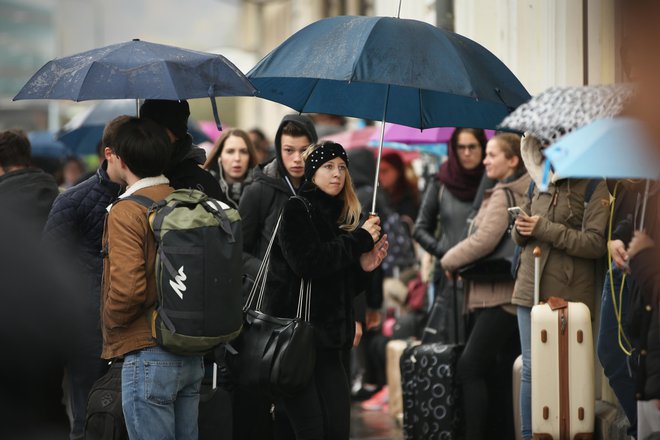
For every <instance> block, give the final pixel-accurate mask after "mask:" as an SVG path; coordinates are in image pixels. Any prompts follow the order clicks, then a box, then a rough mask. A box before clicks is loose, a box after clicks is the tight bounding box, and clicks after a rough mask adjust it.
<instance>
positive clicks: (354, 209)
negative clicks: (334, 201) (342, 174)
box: [302, 142, 362, 231]
mask: <svg viewBox="0 0 660 440" xmlns="http://www.w3.org/2000/svg"><path fill="white" fill-rule="evenodd" d="M324 143H325V142H319V143H317V144H312V145H311V146H310V147H309V148H308V149H307V150H305V152H304V153H303V154H302V158H303V160H304V161H305V162H306V161H307V158H308V157H309V155H310V154H312V152H313V151H314V150H316V149H318V148H319V147H321V146H322V145H323V144H324ZM333 143H334V142H333ZM347 165H348V164H347ZM337 196H338V197H339V198H340V199H342V201H343V202H344V206H342V208H341V214H340V215H339V219H338V220H337V224H338V225H339V229H342V230H344V231H354V230H355V229H357V227H358V226H359V224H360V215H361V214H362V205H361V204H360V201H359V200H358V198H357V194H355V187H354V186H353V179H352V178H351V173H350V171H349V172H347V173H346V180H345V181H344V187H343V188H342V190H341V192H340V193H339V194H338V195H337Z"/></svg>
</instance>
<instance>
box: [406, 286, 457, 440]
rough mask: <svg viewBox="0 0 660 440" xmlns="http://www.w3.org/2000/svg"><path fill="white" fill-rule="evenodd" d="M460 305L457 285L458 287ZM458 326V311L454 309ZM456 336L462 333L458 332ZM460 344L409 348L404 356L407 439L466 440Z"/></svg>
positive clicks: (425, 345)
mask: <svg viewBox="0 0 660 440" xmlns="http://www.w3.org/2000/svg"><path fill="white" fill-rule="evenodd" d="M453 290H454V304H456V296H457V295H456V283H454V289H453ZM454 318H455V320H454V325H455V327H457V326H458V310H457V307H454ZM454 334H455V335H457V334H458V329H455V333H454ZM462 350H463V346H462V345H459V344H443V343H431V344H422V345H418V346H413V347H408V348H406V350H405V351H404V352H403V355H402V356H401V364H400V366H401V386H402V388H403V395H402V398H403V438H404V439H405V440H440V439H442V440H455V439H461V438H463V432H462V431H463V419H462V416H461V410H462V407H461V399H460V390H459V387H458V384H457V379H456V365H457V363H458V359H459V357H460V355H461V352H462Z"/></svg>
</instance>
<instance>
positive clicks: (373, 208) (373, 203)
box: [369, 84, 390, 215]
mask: <svg viewBox="0 0 660 440" xmlns="http://www.w3.org/2000/svg"><path fill="white" fill-rule="evenodd" d="M389 99H390V85H389V84H388V85H387V92H386V93H385V107H384V108H383V123H382V125H381V127H380V143H379V144H378V156H376V176H375V177H374V195H373V199H372V200H371V212H370V213H369V215H377V214H376V195H377V194H378V174H379V172H380V157H381V156H382V155H383V139H384V138H385V115H386V114H387V101H389Z"/></svg>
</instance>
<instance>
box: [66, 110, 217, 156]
mask: <svg viewBox="0 0 660 440" xmlns="http://www.w3.org/2000/svg"><path fill="white" fill-rule="evenodd" d="M135 113H136V106H135V102H134V101H133V100H130V99H117V100H111V101H100V102H98V103H97V104H94V105H93V106H91V107H89V108H88V109H87V110H85V111H84V112H81V113H79V114H77V115H76V116H74V117H73V118H71V120H70V121H69V122H67V123H66V124H65V125H64V127H62V130H61V131H60V133H59V135H58V140H59V141H61V142H63V143H64V144H65V145H66V146H67V147H68V148H70V149H71V151H73V152H75V153H76V154H81V155H83V154H96V146H97V145H98V143H99V142H100V141H101V138H102V136H103V129H104V128H105V125H106V124H107V123H108V122H110V121H111V120H112V119H114V118H115V117H117V116H120V115H134V114H135ZM188 133H189V134H190V135H191V136H192V138H193V143H195V144H200V143H202V142H209V141H210V139H209V138H208V136H206V135H205V134H204V133H203V132H202V131H201V130H200V129H199V128H197V127H196V124H195V123H194V122H193V120H192V119H190V120H188Z"/></svg>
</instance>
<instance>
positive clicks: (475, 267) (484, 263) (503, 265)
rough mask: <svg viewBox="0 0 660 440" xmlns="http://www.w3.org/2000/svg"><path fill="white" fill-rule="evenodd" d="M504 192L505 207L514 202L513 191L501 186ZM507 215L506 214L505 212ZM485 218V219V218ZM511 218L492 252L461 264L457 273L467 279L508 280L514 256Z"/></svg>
mask: <svg viewBox="0 0 660 440" xmlns="http://www.w3.org/2000/svg"><path fill="white" fill-rule="evenodd" d="M503 190H504V193H505V194H506V199H507V207H509V208H510V207H512V206H514V204H515V199H514V198H513V193H512V192H511V190H510V189H508V188H503ZM507 215H508V214H507ZM486 220H487V219H486ZM513 224H514V222H513V219H512V218H509V226H508V227H507V229H506V231H504V234H503V235H502V238H501V239H500V242H499V243H498V244H497V247H496V248H495V250H494V251H493V252H491V253H490V254H488V255H487V256H485V257H483V258H481V259H479V260H477V261H475V262H474V263H471V264H468V265H466V266H463V267H462V268H460V269H459V270H458V275H459V276H460V277H461V278H463V279H465V280H469V281H509V280H512V279H513V277H512V275H511V264H512V261H513V258H514V253H515V249H516V243H515V242H514V241H513V239H512V238H511V230H512V229H513Z"/></svg>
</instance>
